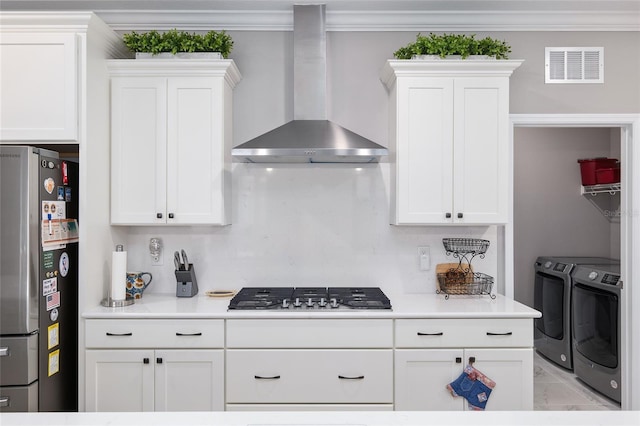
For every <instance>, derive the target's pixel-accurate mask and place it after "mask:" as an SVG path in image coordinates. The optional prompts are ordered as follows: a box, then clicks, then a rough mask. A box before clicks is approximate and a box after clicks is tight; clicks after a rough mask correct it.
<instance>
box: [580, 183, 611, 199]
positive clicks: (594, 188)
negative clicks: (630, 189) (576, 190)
mask: <svg viewBox="0 0 640 426" xmlns="http://www.w3.org/2000/svg"><path fill="white" fill-rule="evenodd" d="M618 192H620V182H616V183H604V184H599V185H587V186H584V185H583V186H582V187H581V189H580V193H581V194H582V195H586V194H589V195H592V196H596V195H598V194H607V193H608V194H609V195H615V194H616V193H618Z"/></svg>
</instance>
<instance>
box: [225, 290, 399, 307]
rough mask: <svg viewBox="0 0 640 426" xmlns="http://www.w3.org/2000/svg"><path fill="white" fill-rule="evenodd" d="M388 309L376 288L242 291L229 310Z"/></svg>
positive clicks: (384, 297)
mask: <svg viewBox="0 0 640 426" xmlns="http://www.w3.org/2000/svg"><path fill="white" fill-rule="evenodd" d="M339 308H343V309H344V308H346V309H391V302H390V301H389V298H388V297H387V296H386V295H385V294H384V293H383V292H382V290H380V289H379V288H378V287H328V288H326V287H244V288H242V289H241V290H240V291H239V292H238V294H236V295H235V296H234V297H233V299H231V301H230V302H229V310H263V309H265V310H266V309H271V310H292V311H293V310H305V309H314V310H326V311H330V310H332V309H339Z"/></svg>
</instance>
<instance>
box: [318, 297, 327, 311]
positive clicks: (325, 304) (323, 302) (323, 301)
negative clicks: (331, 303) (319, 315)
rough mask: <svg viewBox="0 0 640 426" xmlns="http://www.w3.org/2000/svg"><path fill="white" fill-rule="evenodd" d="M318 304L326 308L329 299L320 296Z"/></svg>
mask: <svg viewBox="0 0 640 426" xmlns="http://www.w3.org/2000/svg"><path fill="white" fill-rule="evenodd" d="M318 306H320V307H321V308H324V307H326V306H327V299H325V298H324V297H321V298H320V301H319V302H318Z"/></svg>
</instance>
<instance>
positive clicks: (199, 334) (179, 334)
mask: <svg viewBox="0 0 640 426" xmlns="http://www.w3.org/2000/svg"><path fill="white" fill-rule="evenodd" d="M176 336H202V333H176Z"/></svg>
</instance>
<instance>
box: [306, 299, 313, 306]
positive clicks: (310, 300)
mask: <svg viewBox="0 0 640 426" xmlns="http://www.w3.org/2000/svg"><path fill="white" fill-rule="evenodd" d="M307 306H308V307H310V308H312V307H313V299H312V298H309V299H307Z"/></svg>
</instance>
